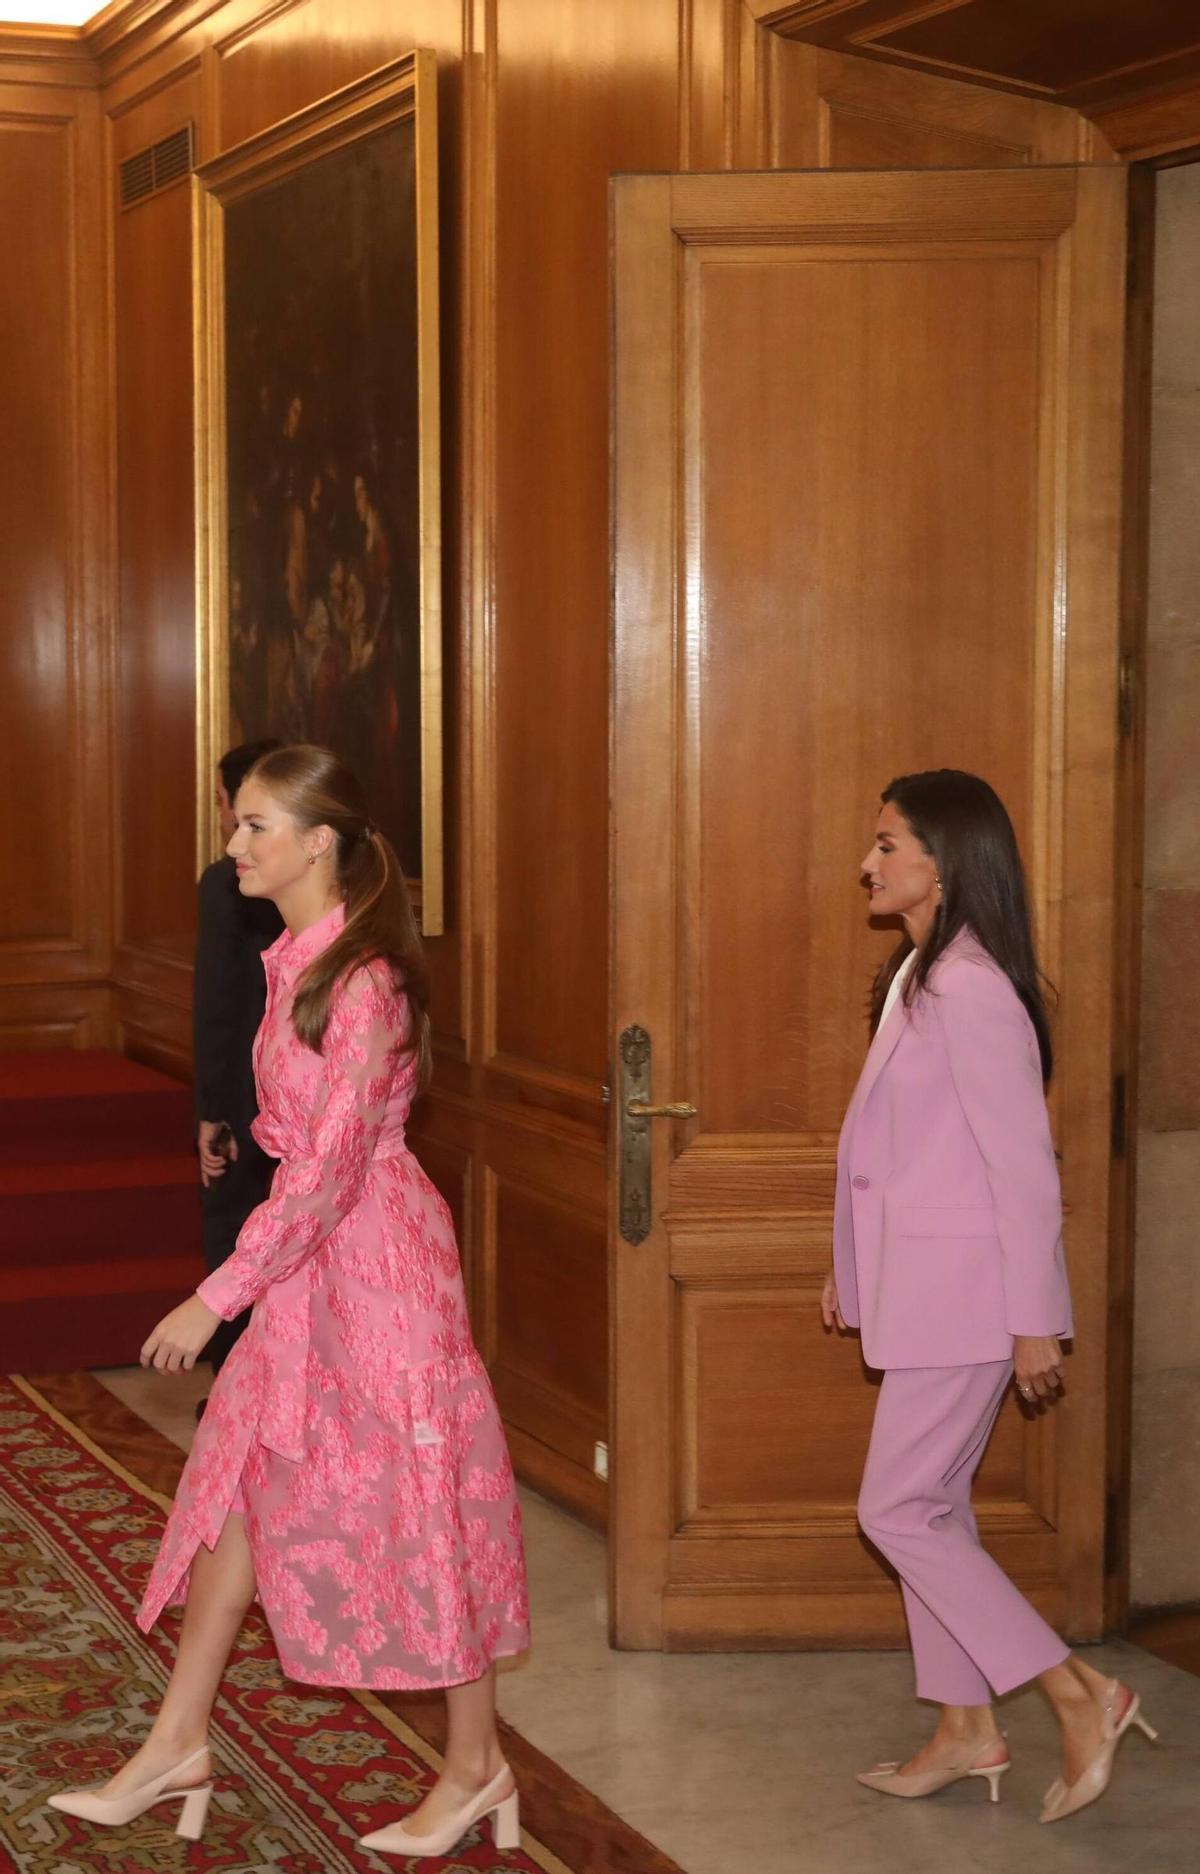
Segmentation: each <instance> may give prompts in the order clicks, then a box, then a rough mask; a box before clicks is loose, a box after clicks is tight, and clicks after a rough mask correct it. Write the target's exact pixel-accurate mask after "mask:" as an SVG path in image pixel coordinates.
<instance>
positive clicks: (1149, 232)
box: [1105, 164, 1157, 1630]
mask: <svg viewBox="0 0 1200 1874" xmlns="http://www.w3.org/2000/svg"><path fill="white" fill-rule="evenodd" d="M1156 186H1157V185H1156V178H1155V174H1154V171H1153V170H1152V169H1151V168H1150V167H1149V165H1147V164H1139V165H1137V166H1136V167H1135V168H1133V169H1132V170H1131V171H1130V175H1129V264H1128V268H1127V283H1128V308H1127V313H1126V319H1127V333H1126V373H1125V411H1124V447H1125V455H1124V464H1123V490H1122V519H1123V528H1124V538H1123V545H1122V553H1121V646H1120V649H1121V665H1120V690H1119V697H1118V708H1119V728H1120V745H1119V768H1118V775H1117V799H1116V809H1115V834H1116V850H1117V852H1118V854H1119V855H1120V856H1121V863H1120V866H1119V870H1118V876H1117V905H1116V927H1117V958H1118V963H1117V979H1116V985H1115V995H1114V998H1113V1051H1112V1074H1113V1092H1114V1114H1113V1141H1112V1145H1113V1150H1112V1159H1111V1163H1110V1167H1109V1205H1110V1209H1111V1212H1112V1215H1113V1217H1114V1218H1115V1219H1117V1220H1118V1227H1117V1228H1116V1229H1114V1231H1113V1233H1112V1238H1111V1243H1110V1256H1109V1268H1108V1293H1109V1311H1110V1316H1111V1318H1112V1320H1113V1321H1114V1322H1115V1323H1117V1324H1118V1329H1119V1331H1117V1332H1115V1333H1114V1334H1113V1338H1112V1350H1111V1358H1110V1367H1109V1387H1108V1416H1109V1423H1110V1425H1111V1426H1112V1428H1113V1436H1112V1439H1111V1441H1110V1445H1109V1458H1108V1503H1109V1510H1108V1521H1107V1526H1106V1529H1105V1537H1106V1550H1107V1554H1106V1574H1107V1582H1106V1593H1105V1623H1106V1626H1107V1627H1108V1628H1109V1629H1110V1630H1111V1629H1117V1630H1123V1629H1124V1627H1125V1624H1126V1621H1127V1619H1128V1615H1129V1598H1130V1527H1129V1525H1130V1466H1131V1460H1132V1431H1133V1425H1132V1420H1133V1362H1134V1353H1133V1335H1132V1328H1131V1324H1132V1321H1133V1310H1134V1278H1135V1248H1136V1244H1137V1144H1138V1136H1139V1126H1138V1121H1137V1115H1138V1110H1139V1102H1138V1092H1139V1085H1138V1083H1139V1052H1140V1051H1139V1048H1138V1045H1137V1043H1138V1028H1139V1011H1140V1008H1141V1002H1142V975H1141V965H1142V917H1143V901H1142V885H1143V876H1144V873H1143V846H1144V841H1145V830H1146V800H1145V751H1146V726H1145V690H1146V686H1145V683H1144V682H1143V680H1142V675H1143V672H1144V670H1145V661H1146V631H1147V603H1148V593H1149V557H1150V548H1149V537H1150V487H1151V483H1150V461H1151V408H1152V398H1153V388H1152V385H1153V379H1152V369H1151V367H1152V353H1153V343H1154V247H1155V194H1156ZM1121 1086H1123V1089H1124V1098H1123V1102H1122V1101H1121V1099H1120V1095H1119V1094H1118V1092H1117V1089H1118V1087H1121ZM1120 1105H1123V1113H1122V1111H1121V1110H1119V1108H1120ZM1122 1121H1123V1123H1122Z"/></svg>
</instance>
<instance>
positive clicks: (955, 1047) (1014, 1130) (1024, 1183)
mask: <svg viewBox="0 0 1200 1874" xmlns="http://www.w3.org/2000/svg"><path fill="white" fill-rule="evenodd" d="M930 1000H931V1002H932V1005H933V1007H934V1008H935V1009H936V1011H937V1016H938V1020H939V1022H940V1024H941V1028H942V1033H943V1035H944V1037H945V1042H946V1050H947V1053H948V1056H949V1061H950V1072H951V1074H952V1075H953V1078H954V1085H955V1090H956V1092H957V1094H958V1097H959V1100H960V1101H961V1103H962V1109H963V1113H964V1115H965V1116H966V1121H967V1124H968V1125H969V1127H970V1128H971V1132H972V1134H973V1136H974V1139H975V1143H976V1145H977V1146H978V1147H979V1150H980V1153H981V1154H982V1156H983V1160H984V1163H985V1165H986V1167H987V1176H988V1184H989V1186H990V1188H991V1193H992V1202H993V1205H994V1206H995V1212H996V1221H997V1229H998V1232H999V1237H1000V1250H1001V1255H1002V1258H1003V1272H1004V1295H1005V1305H1006V1322H1005V1325H1006V1327H1007V1329H1008V1331H1009V1333H1010V1334H1038V1335H1040V1334H1057V1335H1066V1334H1070V1332H1071V1303H1070V1295H1069V1291H1068V1288H1067V1277H1066V1267H1065V1264H1064V1260H1063V1247H1062V1195H1061V1190H1060V1187H1059V1178H1058V1166H1057V1164H1056V1163H1055V1158H1054V1144H1053V1141H1052V1139H1051V1136H1050V1121H1049V1117H1048V1115H1047V1112H1046V1098H1045V1092H1044V1089H1043V1086H1042V1073H1041V1062H1040V1059H1039V1056H1038V1050H1037V1042H1036V1038H1035V1036H1034V1033H1033V1027H1032V1024H1031V1023H1030V1021H1029V1019H1028V1017H1027V1015H1026V1014H1025V1011H1024V1009H1023V1008H1022V1006H1021V1003H1020V1001H1019V999H1018V997H1017V995H1016V992H1015V990H1014V989H1013V988H1012V985H1011V984H1010V983H1009V982H1008V980H1007V978H1006V977H1003V976H1002V975H1001V974H1000V973H999V972H998V971H996V970H993V969H990V968H988V967H986V966H985V965H982V964H976V963H971V962H960V961H955V962H953V963H952V964H950V965H949V967H947V968H945V969H943V970H941V971H940V972H939V974H938V977H937V985H936V993H935V994H934V995H933V996H931V998H930Z"/></svg>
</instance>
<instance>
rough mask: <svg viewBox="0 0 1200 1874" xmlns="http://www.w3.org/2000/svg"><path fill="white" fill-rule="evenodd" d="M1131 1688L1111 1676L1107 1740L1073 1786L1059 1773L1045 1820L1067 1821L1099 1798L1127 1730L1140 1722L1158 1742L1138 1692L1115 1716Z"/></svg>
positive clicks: (1046, 1803) (1047, 1799)
mask: <svg viewBox="0 0 1200 1874" xmlns="http://www.w3.org/2000/svg"><path fill="white" fill-rule="evenodd" d="M1126 1690H1128V1687H1126V1686H1123V1685H1122V1684H1121V1681H1120V1680H1119V1679H1110V1680H1109V1683H1108V1685H1107V1687H1106V1688H1105V1696H1104V1742H1103V1743H1102V1744H1101V1746H1100V1749H1099V1750H1098V1751H1097V1753H1096V1755H1095V1756H1094V1757H1093V1758H1092V1761H1091V1762H1090V1763H1089V1765H1088V1767H1087V1769H1086V1770H1085V1771H1084V1772H1083V1775H1082V1776H1080V1777H1077V1778H1076V1779H1075V1781H1074V1782H1073V1783H1072V1784H1071V1786H1070V1788H1068V1787H1067V1785H1066V1784H1065V1783H1064V1782H1063V1780H1062V1778H1061V1777H1056V1778H1055V1780H1054V1782H1053V1783H1051V1785H1050V1787H1049V1789H1048V1790H1047V1791H1046V1795H1045V1800H1044V1803H1043V1807H1042V1813H1041V1816H1040V1818H1039V1819H1040V1820H1041V1821H1043V1822H1065V1821H1066V1819H1067V1817H1068V1816H1069V1815H1078V1813H1079V1811H1080V1810H1081V1809H1086V1808H1087V1806H1088V1804H1089V1803H1093V1802H1096V1801H1097V1800H1098V1799H1099V1798H1100V1797H1101V1796H1103V1794H1104V1792H1105V1790H1106V1789H1107V1788H1108V1785H1109V1781H1110V1779H1111V1777H1112V1773H1113V1763H1114V1762H1115V1760H1116V1755H1117V1746H1118V1744H1119V1743H1120V1742H1121V1739H1122V1738H1123V1737H1124V1736H1125V1733H1126V1732H1127V1731H1129V1730H1131V1729H1132V1728H1133V1726H1135V1725H1136V1726H1137V1728H1138V1730H1139V1731H1141V1732H1142V1733H1143V1735H1144V1736H1145V1737H1148V1738H1149V1740H1150V1742H1151V1743H1152V1744H1156V1743H1157V1742H1158V1732H1157V1731H1156V1730H1155V1729H1154V1726H1153V1725H1152V1724H1149V1723H1148V1722H1147V1720H1146V1719H1145V1718H1143V1716H1142V1701H1141V1698H1140V1697H1139V1696H1138V1694H1137V1693H1136V1692H1131V1693H1130V1695H1129V1703H1128V1704H1127V1705H1126V1707H1125V1709H1124V1711H1123V1712H1122V1713H1121V1716H1120V1718H1117V1717H1116V1716H1115V1713H1116V1708H1117V1694H1118V1692H1123V1691H1126Z"/></svg>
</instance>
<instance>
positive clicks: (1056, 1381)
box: [1013, 1334, 1063, 1405]
mask: <svg viewBox="0 0 1200 1874" xmlns="http://www.w3.org/2000/svg"><path fill="white" fill-rule="evenodd" d="M1013 1377H1014V1378H1015V1380H1016V1382H1017V1391H1018V1392H1019V1393H1020V1395H1021V1397H1022V1399H1024V1400H1025V1402H1026V1404H1027V1405H1035V1404H1036V1403H1037V1401H1038V1400H1041V1401H1042V1402H1043V1403H1044V1404H1046V1405H1048V1404H1050V1402H1051V1401H1052V1400H1054V1399H1056V1398H1057V1397H1058V1395H1059V1393H1060V1392H1061V1391H1062V1383H1063V1380H1062V1348H1061V1347H1060V1346H1059V1344H1058V1342H1057V1341H1056V1340H1055V1339H1054V1336H1053V1335H1052V1334H1014V1335H1013Z"/></svg>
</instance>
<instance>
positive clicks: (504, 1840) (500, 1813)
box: [358, 1764, 521, 1858]
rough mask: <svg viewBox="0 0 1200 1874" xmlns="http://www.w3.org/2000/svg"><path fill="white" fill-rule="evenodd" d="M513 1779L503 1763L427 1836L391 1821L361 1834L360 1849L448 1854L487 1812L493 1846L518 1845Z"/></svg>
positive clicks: (518, 1817) (412, 1854)
mask: <svg viewBox="0 0 1200 1874" xmlns="http://www.w3.org/2000/svg"><path fill="white" fill-rule="evenodd" d="M512 1782H513V1776H512V1771H511V1770H510V1769H509V1767H508V1765H507V1764H505V1766H504V1768H503V1770H500V1771H498V1772H497V1774H496V1775H495V1776H494V1777H493V1778H492V1780H491V1782H490V1783H489V1784H488V1785H487V1788H486V1789H481V1790H480V1792H479V1794H478V1795H477V1796H473V1797H472V1798H471V1800H470V1802H468V1803H464V1804H463V1806H462V1808H461V1809H459V1810H457V1811H456V1812H455V1814H454V1815H452V1816H451V1817H450V1819H449V1820H448V1821H447V1822H444V1823H443V1824H442V1826H441V1828H439V1829H431V1830H430V1832H429V1833H428V1834H427V1835H413V1834H410V1833H409V1831H408V1829H406V1828H405V1826H404V1824H403V1822H393V1823H392V1824H391V1826H390V1827H389V1828H377V1829H376V1830H375V1832H374V1834H372V1835H363V1836H360V1838H359V1843H358V1845H359V1847H360V1848H373V1849H374V1850H375V1852H376V1854H401V1855H408V1856H409V1857H410V1858H416V1857H417V1856H420V1855H427V1856H432V1855H444V1854H449V1853H450V1850H451V1849H452V1848H456V1847H457V1846H458V1844H459V1842H460V1841H461V1840H462V1838H463V1836H464V1835H465V1834H466V1832H467V1830H468V1829H469V1828H473V1827H474V1826H475V1824H476V1822H482V1821H483V1819H484V1818H485V1817H486V1816H489V1815H490V1816H491V1818H492V1832H493V1834H494V1837H495V1842H496V1847H497V1848H519V1847H520V1846H521V1813H520V1798H519V1796H518V1795H517V1792H516V1790H515V1789H514V1788H513V1786H512Z"/></svg>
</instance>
